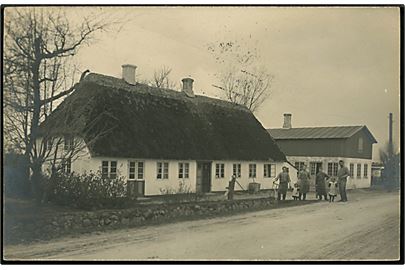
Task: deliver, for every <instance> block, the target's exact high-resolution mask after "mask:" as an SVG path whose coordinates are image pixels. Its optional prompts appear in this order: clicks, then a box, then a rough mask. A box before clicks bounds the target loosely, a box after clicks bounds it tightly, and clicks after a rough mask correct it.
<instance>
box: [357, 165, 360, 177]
mask: <svg viewBox="0 0 405 270" xmlns="http://www.w3.org/2000/svg"><path fill="white" fill-rule="evenodd" d="M360 177H361V164H357V178H360Z"/></svg>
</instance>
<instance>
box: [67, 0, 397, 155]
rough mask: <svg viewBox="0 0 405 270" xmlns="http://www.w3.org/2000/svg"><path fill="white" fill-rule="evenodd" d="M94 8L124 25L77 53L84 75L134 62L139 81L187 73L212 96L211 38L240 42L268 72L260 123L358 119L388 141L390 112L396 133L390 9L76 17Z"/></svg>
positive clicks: (184, 10)
mask: <svg viewBox="0 0 405 270" xmlns="http://www.w3.org/2000/svg"><path fill="white" fill-rule="evenodd" d="M88 12H96V13H97V12H102V13H104V14H106V13H107V14H108V15H111V16H112V17H115V18H117V17H119V18H125V20H128V22H127V23H126V24H125V26H124V28H123V29H122V30H121V31H120V32H118V33H108V34H102V35H100V36H99V37H98V41H97V43H95V44H92V45H91V46H89V47H86V48H84V49H83V50H81V52H80V54H79V58H78V60H79V62H80V64H81V67H82V68H83V69H87V68H88V69H90V70H91V71H92V72H97V73H102V74H108V75H112V76H117V77H120V76H121V65H122V64H125V63H129V64H135V65H137V66H138V69H137V74H138V78H139V79H147V78H150V77H151V76H152V74H153V71H154V70H155V69H158V68H160V67H162V66H164V65H165V66H168V67H170V68H172V69H173V71H172V74H171V78H172V79H173V80H176V81H179V82H180V80H181V79H182V78H183V77H186V76H190V77H192V78H194V80H195V83H194V87H195V92H196V93H197V94H205V95H209V96H213V97H218V96H219V95H220V93H219V92H218V91H217V90H216V89H215V88H213V87H212V84H213V83H215V82H216V79H215V77H214V76H213V74H215V73H217V72H218V71H219V67H218V65H217V64H216V63H215V62H214V61H213V58H212V56H211V55H210V54H209V52H208V50H207V44H208V43H210V42H215V41H227V40H235V39H236V40H245V41H246V40H248V42H247V43H246V46H251V47H254V48H256V49H257V50H258V53H259V54H260V59H261V63H258V64H260V65H265V66H266V67H267V69H268V70H269V71H270V72H271V74H272V75H273V76H274V81H273V85H272V95H271V97H270V98H269V99H268V100H267V101H266V102H265V103H264V104H263V105H262V107H261V108H260V109H259V110H258V111H257V112H256V116H257V118H258V119H259V121H260V122H261V123H262V124H263V126H264V127H265V128H277V127H281V126H282V122H283V116H282V115H283V113H284V112H290V113H292V115H293V116H292V124H293V127H312V126H340V125H367V127H368V128H369V129H370V131H371V132H372V133H373V135H374V136H375V137H376V139H377V141H378V145H376V146H375V147H374V154H373V157H374V158H377V157H378V148H379V146H381V145H382V144H384V143H386V141H387V138H388V113H389V112H393V114H394V121H395V122H394V140H395V141H396V142H397V143H398V140H399V49H400V48H399V40H400V39H399V9H397V8H369V7H363V8H353V7H349V8H315V7H312V8H298V7H295V8H287V7H284V8H280V7H257V8H255V7H248V8H246V7H226V8H225V7H216V8H212V7H199V8H196V7H170V8H163V7H150V8H141V7H123V8H111V7H104V8H102V9H100V8H99V9H94V8H86V7H80V8H76V9H75V12H74V14H75V16H77V17H78V18H80V16H82V15H83V14H86V13H88Z"/></svg>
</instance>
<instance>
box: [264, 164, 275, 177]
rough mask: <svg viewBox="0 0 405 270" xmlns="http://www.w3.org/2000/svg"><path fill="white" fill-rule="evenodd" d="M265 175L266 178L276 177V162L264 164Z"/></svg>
mask: <svg viewBox="0 0 405 270" xmlns="http://www.w3.org/2000/svg"><path fill="white" fill-rule="evenodd" d="M263 176H264V177H266V178H273V177H276V164H264V169H263Z"/></svg>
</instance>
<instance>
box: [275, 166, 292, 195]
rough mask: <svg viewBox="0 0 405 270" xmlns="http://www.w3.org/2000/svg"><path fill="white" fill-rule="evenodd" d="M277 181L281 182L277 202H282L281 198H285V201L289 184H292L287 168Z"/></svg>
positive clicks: (284, 168) (278, 176)
mask: <svg viewBox="0 0 405 270" xmlns="http://www.w3.org/2000/svg"><path fill="white" fill-rule="evenodd" d="M275 181H279V187H278V193H277V200H281V196H283V201H285V197H286V195H287V189H288V184H289V183H290V182H291V179H290V175H289V173H288V168H287V167H285V166H284V167H283V171H282V172H281V173H279V174H278V175H277V177H276V179H275Z"/></svg>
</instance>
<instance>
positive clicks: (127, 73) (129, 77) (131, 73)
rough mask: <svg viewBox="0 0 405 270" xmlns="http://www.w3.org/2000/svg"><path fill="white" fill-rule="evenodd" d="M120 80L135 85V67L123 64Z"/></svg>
mask: <svg viewBox="0 0 405 270" xmlns="http://www.w3.org/2000/svg"><path fill="white" fill-rule="evenodd" d="M121 67H122V79H124V81H126V82H127V83H129V84H136V81H135V70H136V66H135V65H130V64H125V65H122V66H121Z"/></svg>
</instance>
